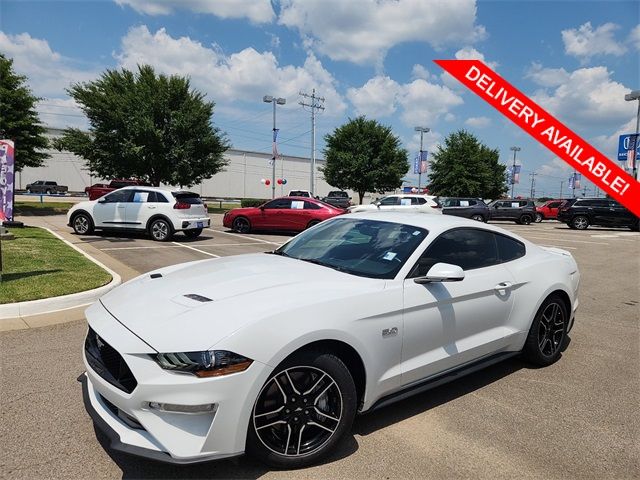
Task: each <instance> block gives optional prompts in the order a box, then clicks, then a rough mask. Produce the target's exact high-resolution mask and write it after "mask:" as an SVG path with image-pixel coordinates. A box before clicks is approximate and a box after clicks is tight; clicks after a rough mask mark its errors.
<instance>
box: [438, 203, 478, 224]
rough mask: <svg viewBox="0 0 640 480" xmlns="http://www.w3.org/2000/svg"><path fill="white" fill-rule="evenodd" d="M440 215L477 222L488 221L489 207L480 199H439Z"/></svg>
mask: <svg viewBox="0 0 640 480" xmlns="http://www.w3.org/2000/svg"><path fill="white" fill-rule="evenodd" d="M439 200H440V204H441V205H442V213H444V214H445V215H455V216H456V217H464V218H470V219H471V220H477V221H479V222H486V221H487V220H489V207H488V206H487V204H486V203H484V201H483V200H482V199H480V198H466V197H464V198H463V197H444V198H443V197H440V199H439Z"/></svg>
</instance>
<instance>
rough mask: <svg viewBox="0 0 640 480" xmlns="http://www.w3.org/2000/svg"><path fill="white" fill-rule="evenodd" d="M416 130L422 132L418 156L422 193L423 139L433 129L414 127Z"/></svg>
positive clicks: (419, 180)
mask: <svg viewBox="0 0 640 480" xmlns="http://www.w3.org/2000/svg"><path fill="white" fill-rule="evenodd" d="M414 130H415V131H416V132H420V157H419V158H418V193H420V182H421V180H422V141H423V138H424V134H425V133H427V132H428V131H429V130H431V129H430V128H427V127H414Z"/></svg>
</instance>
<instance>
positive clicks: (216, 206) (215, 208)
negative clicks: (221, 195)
mask: <svg viewBox="0 0 640 480" xmlns="http://www.w3.org/2000/svg"><path fill="white" fill-rule="evenodd" d="M207 208H208V209H209V213H224V212H228V211H229V210H231V209H233V208H240V204H239V203H224V202H222V207H220V202H212V201H210V202H208V203H207Z"/></svg>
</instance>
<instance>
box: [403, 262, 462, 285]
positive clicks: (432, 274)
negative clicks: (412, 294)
mask: <svg viewBox="0 0 640 480" xmlns="http://www.w3.org/2000/svg"><path fill="white" fill-rule="evenodd" d="M462 280H464V271H463V270H462V268H460V267H459V266H458V265H451V264H450V263H436V264H435V265H434V266H433V267H431V268H430V269H429V271H428V272H427V275H426V276H424V277H418V278H414V279H413V281H414V282H415V283H418V284H420V285H424V284H426V283H434V282H460V281H462Z"/></svg>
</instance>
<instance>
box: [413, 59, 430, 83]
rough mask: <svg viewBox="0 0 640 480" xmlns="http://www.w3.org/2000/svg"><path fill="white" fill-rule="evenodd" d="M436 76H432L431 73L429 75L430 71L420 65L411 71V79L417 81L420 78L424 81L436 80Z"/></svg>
mask: <svg viewBox="0 0 640 480" xmlns="http://www.w3.org/2000/svg"><path fill="white" fill-rule="evenodd" d="M434 77H435V76H434V75H431V73H429V70H427V69H426V68H425V67H424V65H420V64H419V63H416V64H415V65H414V66H413V68H412V69H411V79H412V80H416V79H418V78H421V79H422V80H429V79H431V78H434Z"/></svg>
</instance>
